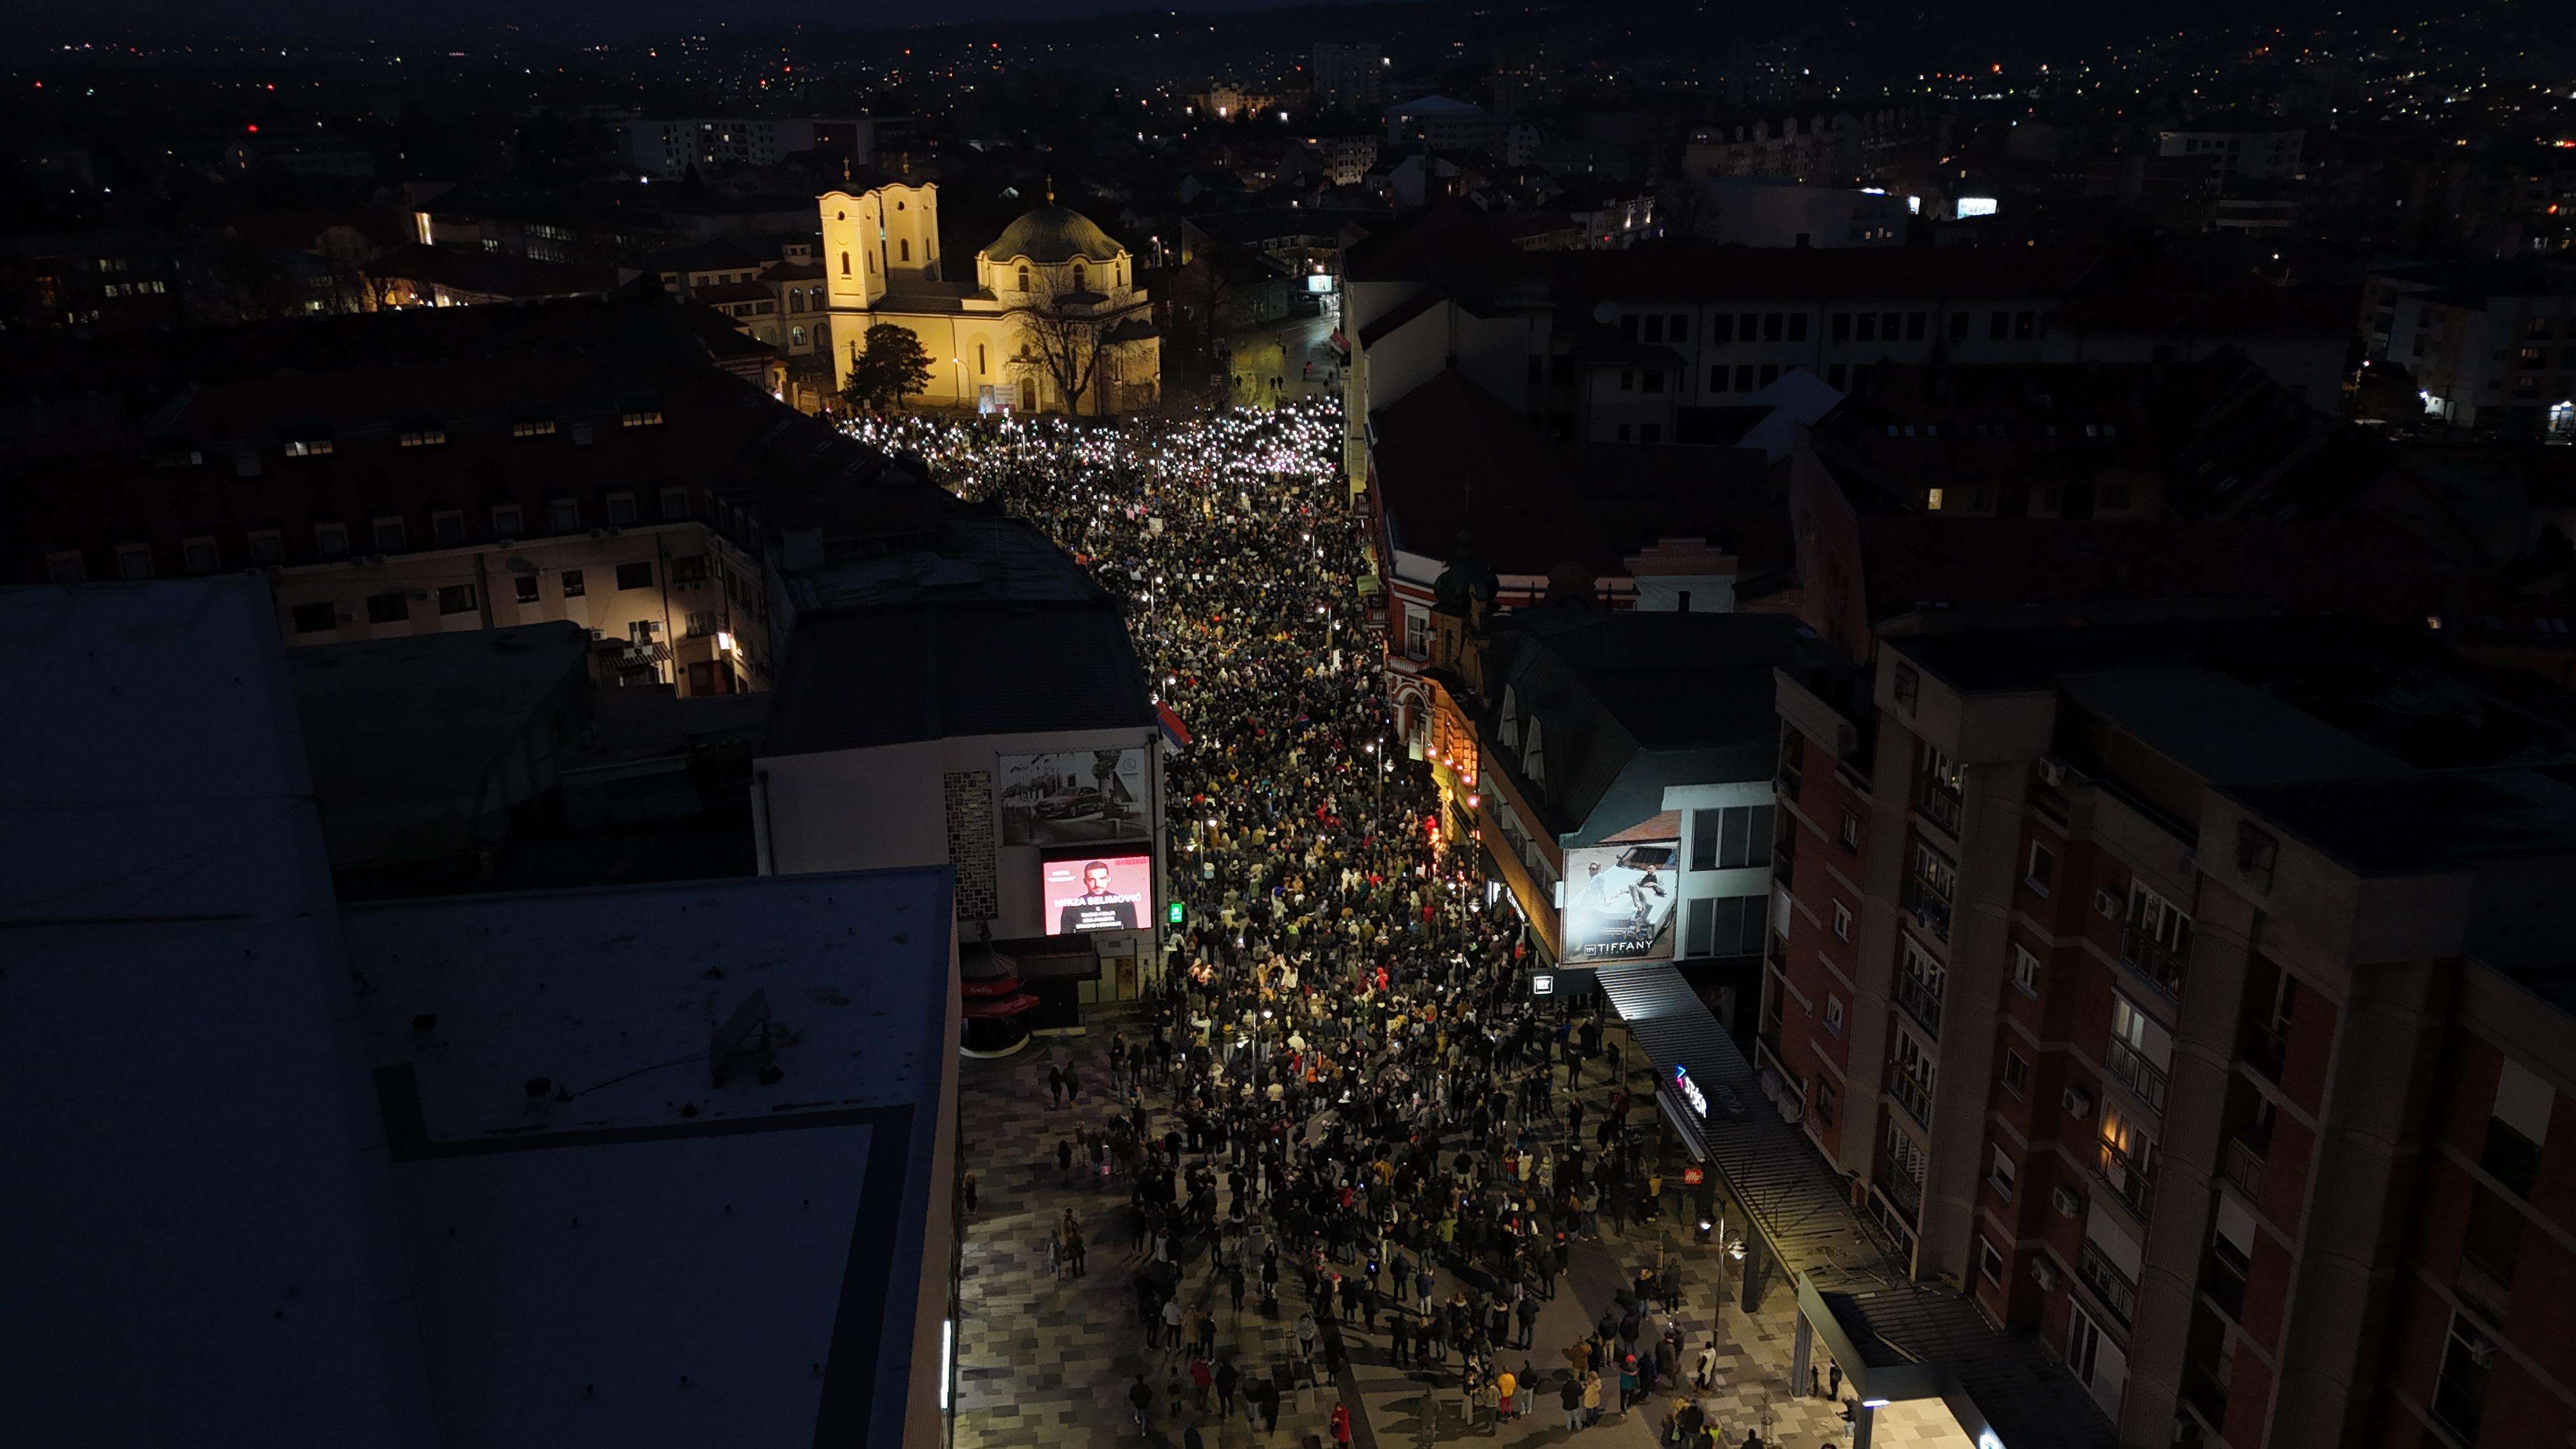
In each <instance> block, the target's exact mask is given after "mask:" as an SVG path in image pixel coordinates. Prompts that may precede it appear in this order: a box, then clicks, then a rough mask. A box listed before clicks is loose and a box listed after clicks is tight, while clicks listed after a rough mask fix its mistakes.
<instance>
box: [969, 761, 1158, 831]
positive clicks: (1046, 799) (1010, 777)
mask: <svg viewBox="0 0 2576 1449" xmlns="http://www.w3.org/2000/svg"><path fill="white" fill-rule="evenodd" d="M993 770H994V779H995V781H996V782H997V784H998V787H999V789H1000V791H1001V806H1002V843H1003V844H1004V845H1089V844H1091V843H1093V842H1095V841H1108V840H1148V839H1151V838H1152V832H1151V831H1150V830H1149V829H1148V828H1147V826H1146V817H1145V812H1146V809H1147V807H1148V804H1149V802H1148V801H1147V800H1146V798H1145V791H1146V785H1145V752H1144V751H1143V750H1141V749H1127V750H1063V751H1059V752H1057V753H1055V754H1050V755H1002V756H999V757H997V758H996V759H995V760H994V761H993Z"/></svg>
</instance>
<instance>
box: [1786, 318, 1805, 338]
mask: <svg viewBox="0 0 2576 1449" xmlns="http://www.w3.org/2000/svg"><path fill="white" fill-rule="evenodd" d="M1789 340H1790V341H1792V342H1804V341H1806V340H1807V314H1806V313H1804V312H1792V313H1790V314H1789Z"/></svg>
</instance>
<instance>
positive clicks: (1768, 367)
mask: <svg viewBox="0 0 2576 1449" xmlns="http://www.w3.org/2000/svg"><path fill="white" fill-rule="evenodd" d="M1761 375H1762V385H1763V386H1764V387H1769V386H1770V385H1771V384H1773V383H1775V382H1778V381H1779V380H1780V366H1779V364H1778V363H1764V364H1763V365H1762V374H1761Z"/></svg>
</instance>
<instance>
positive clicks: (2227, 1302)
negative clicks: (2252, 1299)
mask: <svg viewBox="0 0 2576 1449" xmlns="http://www.w3.org/2000/svg"><path fill="white" fill-rule="evenodd" d="M2200 1286H2201V1289H2202V1291H2204V1292H2206V1293H2207V1294H2208V1295H2209V1300H2210V1301H2211V1302H2212V1303H2215V1304H2217V1305H2218V1308H2219V1311H2220V1312H2222V1313H2224V1314H2226V1315H2227V1316H2228V1317H2229V1318H2231V1319H2233V1320H2235V1321H2236V1322H2238V1323H2243V1322H2244V1321H2245V1269H2244V1268H2243V1267H2241V1266H2239V1265H2237V1264H2235V1263H2231V1262H2229V1261H2227V1255H2226V1254H2224V1253H2222V1252H2220V1251H2218V1249H2217V1248H2216V1247H2214V1246H2213V1247H2212V1248H2210V1249H2209V1251H2208V1252H2207V1253H2205V1254H2203V1255H2202V1258H2201V1264H2200Z"/></svg>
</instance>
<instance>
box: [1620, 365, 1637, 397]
mask: <svg viewBox="0 0 2576 1449" xmlns="http://www.w3.org/2000/svg"><path fill="white" fill-rule="evenodd" d="M1619 390H1620V391H1621V392H1635V391H1636V390H1637V374H1636V370H1635V369H1633V368H1626V369H1622V370H1621V371H1620V373H1619Z"/></svg>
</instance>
